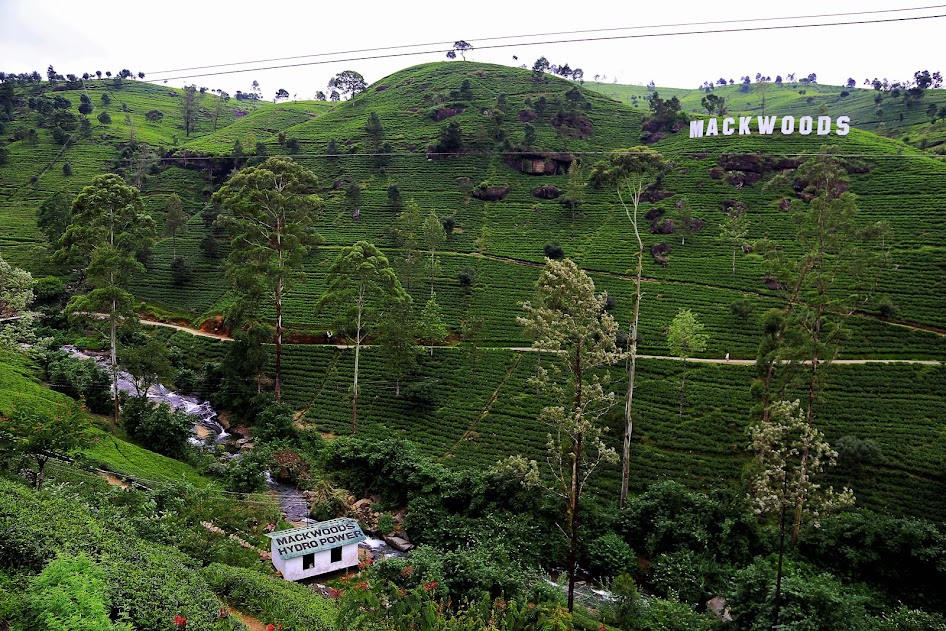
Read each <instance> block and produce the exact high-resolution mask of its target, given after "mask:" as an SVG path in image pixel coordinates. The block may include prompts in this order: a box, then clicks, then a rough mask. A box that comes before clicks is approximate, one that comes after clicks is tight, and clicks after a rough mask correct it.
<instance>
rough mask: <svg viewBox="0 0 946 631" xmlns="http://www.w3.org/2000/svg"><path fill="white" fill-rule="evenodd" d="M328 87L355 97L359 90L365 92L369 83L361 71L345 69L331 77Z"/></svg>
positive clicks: (343, 94)
mask: <svg viewBox="0 0 946 631" xmlns="http://www.w3.org/2000/svg"><path fill="white" fill-rule="evenodd" d="M328 87H329V88H330V89H331V90H338V92H339V93H340V94H341V95H342V96H345V95H349V97H350V98H354V97H355V95H357V94H358V93H359V92H364V91H365V89H366V88H367V87H368V84H367V83H366V82H365V78H364V77H363V76H361V73H359V72H355V71H354V70H343V71H342V72H339V73H338V74H337V75H335V76H334V77H332V78H331V79H329V82H328Z"/></svg>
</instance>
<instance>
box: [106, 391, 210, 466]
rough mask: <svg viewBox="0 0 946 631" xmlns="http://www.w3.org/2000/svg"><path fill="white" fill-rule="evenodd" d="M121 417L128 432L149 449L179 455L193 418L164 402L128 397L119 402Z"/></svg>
mask: <svg viewBox="0 0 946 631" xmlns="http://www.w3.org/2000/svg"><path fill="white" fill-rule="evenodd" d="M121 421H122V424H123V425H124V426H125V430H126V431H127V432H128V435H129V436H131V437H132V438H134V439H135V440H136V441H138V442H139V443H141V444H142V445H145V446H147V447H148V449H150V450H151V451H156V452H157V453H159V454H163V455H165V456H170V457H171V458H178V459H180V458H182V457H183V456H184V454H185V451H186V449H187V444H188V443H187V439H188V438H190V436H191V427H192V425H193V421H194V419H193V417H191V416H189V415H187V414H185V413H184V412H179V411H177V410H173V409H172V408H171V406H170V405H168V404H167V403H161V404H155V403H151V402H149V401H147V400H146V399H144V398H142V397H131V398H129V399H128V400H126V401H125V403H124V405H122V410H121Z"/></svg>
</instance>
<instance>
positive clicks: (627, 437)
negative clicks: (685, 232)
mask: <svg viewBox="0 0 946 631" xmlns="http://www.w3.org/2000/svg"><path fill="white" fill-rule="evenodd" d="M638 199H639V195H638V196H635V198H634V218H633V220H632V222H631V223H632V225H633V226H634V236H635V237H637V275H636V276H635V278H634V315H633V318H632V319H631V326H630V328H629V329H628V333H629V335H630V338H629V339H628V345H629V350H630V352H629V355H628V358H627V394H626V395H625V397H624V446H623V451H622V453H621V500H620V507H621V508H624V506H625V505H626V504H627V491H628V485H629V483H630V478H631V434H632V433H633V432H634V420H633V418H632V417H631V407H632V405H633V403H634V376H635V373H636V371H637V323H638V321H639V319H640V309H641V277H642V276H643V273H644V243H643V241H641V235H640V231H639V230H638V229H637V206H638Z"/></svg>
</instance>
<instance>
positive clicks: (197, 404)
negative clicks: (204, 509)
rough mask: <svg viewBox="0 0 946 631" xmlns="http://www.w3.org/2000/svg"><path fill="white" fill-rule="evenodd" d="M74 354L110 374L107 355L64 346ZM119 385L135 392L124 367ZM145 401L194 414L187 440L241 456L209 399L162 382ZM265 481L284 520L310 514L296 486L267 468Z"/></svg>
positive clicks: (229, 455) (233, 435) (302, 518)
mask: <svg viewBox="0 0 946 631" xmlns="http://www.w3.org/2000/svg"><path fill="white" fill-rule="evenodd" d="M62 350H64V351H66V352H67V353H68V354H70V355H72V356H73V357H79V358H81V359H90V360H93V361H95V363H97V364H98V365H99V366H101V367H102V368H104V369H105V370H106V371H107V372H109V374H111V364H110V363H109V360H108V358H107V357H102V356H100V355H92V354H88V353H86V352H84V351H80V350H79V349H77V348H75V347H74V346H63V347H62ZM118 389H119V390H120V391H121V392H124V393H126V394H128V395H130V396H137V395H138V392H137V391H136V390H135V384H134V380H133V379H132V377H131V375H129V374H128V373H127V372H125V371H119V373H118ZM148 401H150V402H152V403H166V404H168V405H169V406H171V408H172V409H175V410H180V411H181V412H184V413H185V414H187V415H189V416H191V417H192V418H193V423H192V426H191V431H192V432H193V434H194V435H193V436H191V437H190V438H189V439H188V440H189V442H190V443H191V444H192V445H195V446H197V447H200V448H201V449H217V448H219V449H222V450H223V451H224V452H225V454H226V455H225V456H224V457H226V458H228V459H232V458H239V457H241V455H242V454H241V450H240V445H238V444H237V440H238V439H239V438H241V436H240V435H239V434H237V433H234V432H227V430H226V429H225V428H224V427H223V425H221V424H220V421H219V420H218V418H217V412H216V410H214V409H213V406H212V405H211V404H210V402H209V401H202V400H200V398H199V397H196V396H193V395H184V394H180V393H178V392H175V391H173V390H171V389H169V388H168V387H167V386H165V385H163V384H160V383H158V384H155V385H153V386H151V387H150V388H148ZM266 484H267V486H268V487H269V490H270V491H271V492H272V493H273V494H275V495H277V496H278V498H279V505H280V507H281V508H282V511H283V513H284V514H285V515H286V520H287V521H291V522H302V521H305V520H306V519H307V518H308V516H309V503H308V500H306V498H305V496H303V494H302V491H300V490H299V489H298V488H296V487H295V486H292V485H290V484H283V483H282V482H276V481H274V480H273V479H272V476H270V474H269V472H268V471H267V472H266Z"/></svg>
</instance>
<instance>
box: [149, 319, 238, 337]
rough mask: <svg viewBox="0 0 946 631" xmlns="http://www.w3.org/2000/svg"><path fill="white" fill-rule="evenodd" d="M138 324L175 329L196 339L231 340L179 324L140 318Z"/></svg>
mask: <svg viewBox="0 0 946 631" xmlns="http://www.w3.org/2000/svg"><path fill="white" fill-rule="evenodd" d="M138 322H140V323H142V324H144V325H147V326H163V327H167V328H169V329H176V330H178V331H184V332H185V333H190V334H191V335H196V336H197V337H209V338H212V339H215V340H223V341H225V342H232V341H233V338H232V337H230V336H229V335H223V334H221V333H208V332H207V331H201V330H200V329H193V328H191V327H188V326H181V325H180V324H171V323H169V322H157V321H155V320H145V319H144V318H141V319H139V320H138Z"/></svg>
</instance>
